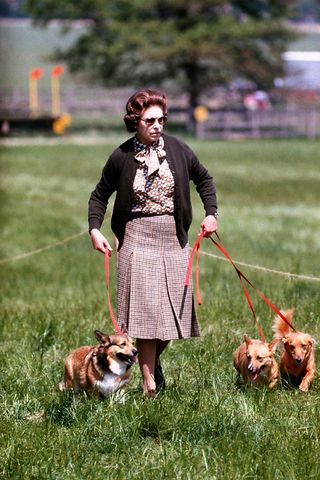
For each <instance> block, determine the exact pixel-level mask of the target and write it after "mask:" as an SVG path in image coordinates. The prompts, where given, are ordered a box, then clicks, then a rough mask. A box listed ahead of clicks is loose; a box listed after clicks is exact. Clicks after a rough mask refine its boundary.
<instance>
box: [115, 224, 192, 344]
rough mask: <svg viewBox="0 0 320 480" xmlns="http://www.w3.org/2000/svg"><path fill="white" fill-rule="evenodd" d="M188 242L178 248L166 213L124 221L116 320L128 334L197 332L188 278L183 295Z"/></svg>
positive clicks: (156, 336)
mask: <svg viewBox="0 0 320 480" xmlns="http://www.w3.org/2000/svg"><path fill="white" fill-rule="evenodd" d="M189 255H190V247H189V245H186V246H185V247H184V248H181V245H180V244H179V241H178V239H177V236H176V226H175V221H174V217H173V216H172V215H158V216H146V217H141V218H135V219H133V220H131V221H129V222H128V223H127V226H126V233H125V237H124V242H123V245H122V247H121V249H120V251H119V252H118V290H117V304H118V323H119V325H122V324H124V325H125V326H126V327H127V330H128V333H129V335H130V336H132V337H136V338H144V339H160V340H174V339H179V338H189V337H198V336H200V328H199V325H198V322H197V318H196V314H195V309H194V302H193V294H192V283H191V282H190V284H189V287H188V290H187V294H186V297H185V300H184V304H183V313H182V316H181V318H179V314H180V309H181V304H182V301H183V298H184V295H183V294H184V282H185V276H186V272H187V267H188V260H189Z"/></svg>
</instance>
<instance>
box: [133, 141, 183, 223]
mask: <svg viewBox="0 0 320 480" xmlns="http://www.w3.org/2000/svg"><path fill="white" fill-rule="evenodd" d="M134 148H135V159H136V160H137V161H138V162H139V165H138V169H137V173H136V176H135V179H134V182H133V204H132V212H134V213H138V212H139V213H142V214H146V215H153V214H154V215H163V214H172V213H173V193H174V179H173V175H172V173H171V170H170V168H169V165H168V162H167V160H166V152H165V150H164V141H163V138H162V137H160V138H159V140H158V141H157V142H155V143H154V144H152V145H144V144H143V143H141V142H139V140H138V139H137V138H136V137H135V139H134Z"/></svg>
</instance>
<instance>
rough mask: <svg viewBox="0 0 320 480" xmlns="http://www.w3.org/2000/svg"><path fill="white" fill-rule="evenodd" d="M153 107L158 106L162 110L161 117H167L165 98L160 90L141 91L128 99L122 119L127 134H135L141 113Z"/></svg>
mask: <svg viewBox="0 0 320 480" xmlns="http://www.w3.org/2000/svg"><path fill="white" fill-rule="evenodd" d="M153 105H158V106H159V107H160V108H162V111H163V116H164V117H167V115H168V110H167V97H166V95H165V94H164V93H163V92H161V91H160V90H141V91H139V92H136V93H134V94H133V95H132V96H131V97H130V98H129V100H128V101H127V104H126V112H127V113H126V114H125V116H124V117H123V120H124V123H125V124H126V127H127V130H128V132H135V131H136V130H137V124H138V121H139V120H140V118H141V113H142V112H143V110H145V109H146V108H148V107H151V106H153Z"/></svg>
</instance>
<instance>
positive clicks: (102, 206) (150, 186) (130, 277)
mask: <svg viewBox="0 0 320 480" xmlns="http://www.w3.org/2000/svg"><path fill="white" fill-rule="evenodd" d="M166 120H167V99H166V96H165V95H164V94H163V93H162V92H159V91H156V90H144V91H139V92H137V93H135V94H134V95H132V96H131V97H130V98H129V100H128V102H127V105H126V115H125V116H124V122H125V124H126V127H127V130H128V131H129V132H135V136H134V137H132V138H130V139H129V140H127V141H126V142H125V143H123V144H122V145H120V146H119V147H118V148H117V149H116V150H115V151H114V152H113V153H112V154H111V156H110V157H109V159H108V161H107V163H106V165H105V167H104V169H103V171H102V176H101V179H100V181H99V183H98V184H97V186H96V188H95V190H94V191H93V192H92V194H91V196H90V200H89V229H90V235H91V240H92V244H93V247H94V248H95V249H96V250H100V251H101V252H105V251H106V248H108V249H109V250H111V246H110V244H109V242H108V241H107V239H106V238H105V237H104V236H103V235H102V233H101V232H100V227H101V225H102V222H103V219H104V215H105V212H106V208H107V204H108V200H109V198H110V196H111V195H112V193H114V192H116V197H115V201H114V207H113V213H112V218H111V227H112V230H113V232H114V233H115V235H116V237H117V240H118V293H117V300H118V321H119V324H124V325H125V326H126V328H127V330H128V332H129V335H130V336H133V337H136V339H137V348H138V351H139V364H140V369H141V373H142V378H143V391H144V393H145V394H147V395H148V396H150V397H152V396H154V395H155V392H156V390H157V389H159V388H161V387H164V385H165V382H164V377H163V373H162V368H161V364H160V355H161V353H162V352H163V350H164V349H165V348H166V346H167V345H168V343H169V341H170V340H174V339H180V338H189V337H193V336H200V331H199V326H198V323H197V319H196V315H195V310H194V304H193V297H192V291H191V289H188V290H189V291H188V292H187V296H186V298H184V299H183V290H184V280H185V275H186V271H187V265H188V259H189V250H190V249H189V245H188V237H187V235H188V230H189V227H190V224H191V220H192V212H191V201H190V189H189V182H190V180H192V181H193V182H194V184H195V185H196V189H197V191H198V193H199V195H200V197H201V199H202V202H203V205H204V209H205V212H206V216H205V218H204V220H203V222H202V223H201V226H200V228H201V231H202V232H203V233H204V235H205V236H207V237H208V236H210V235H211V234H212V233H213V232H214V231H215V230H216V229H217V220H216V217H217V202H216V191H215V186H214V183H213V181H212V177H211V176H210V175H209V173H208V171H207V170H206V168H205V167H204V166H203V165H202V164H201V163H200V162H199V160H198V159H197V157H196V156H195V154H194V153H193V152H192V151H191V150H190V148H189V147H188V146H187V145H185V144H184V143H182V142H181V141H179V140H178V139H176V138H175V137H172V136H169V135H166V134H164V133H163V127H164V124H165V122H166ZM182 302H183V309H181V305H182ZM180 309H181V311H182V310H183V312H182V314H180Z"/></svg>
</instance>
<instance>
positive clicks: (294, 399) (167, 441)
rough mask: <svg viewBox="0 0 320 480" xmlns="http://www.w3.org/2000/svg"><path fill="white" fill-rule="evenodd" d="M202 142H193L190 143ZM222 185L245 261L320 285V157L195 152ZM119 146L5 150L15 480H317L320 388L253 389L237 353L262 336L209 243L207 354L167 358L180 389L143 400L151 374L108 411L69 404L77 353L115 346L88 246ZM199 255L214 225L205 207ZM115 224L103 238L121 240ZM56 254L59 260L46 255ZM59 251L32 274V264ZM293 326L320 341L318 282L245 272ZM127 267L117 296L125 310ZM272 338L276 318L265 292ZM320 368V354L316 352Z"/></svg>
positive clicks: (5, 438) (202, 314)
mask: <svg viewBox="0 0 320 480" xmlns="http://www.w3.org/2000/svg"><path fill="white" fill-rule="evenodd" d="M189 143H190V142H189ZM190 144H191V146H192V147H193V148H194V150H195V151H196V152H197V153H198V154H199V157H200V158H201V160H202V161H203V162H204V163H205V164H206V165H207V167H208V168H209V170H210V172H211V173H212V175H213V176H214V178H215V181H216V184H217V188H218V193H219V204H220V219H219V232H220V235H221V236H222V239H223V241H224V242H225V244H226V246H227V248H228V250H229V251H230V253H231V255H232V256H233V258H234V259H236V260H239V261H243V262H245V263H247V264H253V265H261V266H264V267H268V268H272V269H276V270H279V271H285V272H291V273H295V274H301V275H309V276H314V277H320V274H319V263H320V262H319V260H320V256H319V242H320V236H319V225H320V224H319V219H320V214H319V200H320V193H319V177H320V174H319V172H320V169H319V166H320V154H319V151H320V150H319V143H317V142H307V141H274V142H272V141H271V142H267V141H260V142H238V143H226V142H209V141H208V142H199V141H191V143H190ZM114 147H115V144H108V143H106V144H104V145H96V146H92V145H91V146H77V145H71V144H63V145H51V146H20V147H8V148H6V149H5V150H3V151H2V173H3V174H2V192H1V195H2V198H1V200H2V201H1V205H2V207H1V223H2V227H3V228H2V238H1V244H0V246H1V259H0V261H1V262H2V263H1V295H2V299H1V303H2V305H1V307H2V308H1V317H2V318H1V324H0V335H1V343H0V358H1V361H0V369H1V377H0V378H1V380H0V381H1V390H0V411H1V423H0V428H1V440H0V444H1V450H0V474H1V475H2V476H3V477H4V478H12V479H20V478H21V479H32V478H37V479H39V478H43V479H57V480H58V479H59V480H60V479H63V480H65V479H68V480H69V479H70V480H71V479H77V480H78V479H91V478H110V479H119V478H120V479H122V478H126V479H138V478H141V477H142V476H143V478H145V479H165V478H166V479H168V478H169V479H171V478H174V479H175V478H177V479H192V480H193V479H200V478H201V479H203V478H205V479H210V480H211V479H256V478H261V479H292V480H293V479H302V478H310V479H317V478H319V477H320V462H319V451H320V450H319V432H320V419H319V407H320V396H319V393H320V387H319V382H318V379H316V381H315V383H314V385H313V387H312V389H311V390H310V392H308V393H307V394H301V393H300V392H299V391H297V390H290V389H285V388H284V386H283V385H282V384H281V382H280V385H279V387H278V388H277V389H276V391H274V392H269V391H266V390H265V389H261V390H255V389H247V390H241V389H240V390H239V389H237V388H236V386H235V380H236V375H235V371H234V369H233V366H232V352H233V351H234V350H235V348H236V347H237V346H238V345H239V344H240V342H241V341H242V338H243V334H244V333H247V334H249V335H251V336H253V337H258V332H257V330H256V327H255V324H254V321H253V319H252V315H251V313H250V310H249V308H248V306H247V304H246V302H245V299H244V297H243V294H242V290H241V286H240V284H239V281H238V279H237V276H236V274H235V272H234V271H233V269H232V267H231V265H230V264H228V263H226V262H223V261H220V260H218V259H216V258H215V257H212V256H210V255H216V254H218V251H215V250H214V246H213V245H212V243H211V242H210V241H208V240H203V242H202V244H201V248H202V251H203V255H201V256H200V270H201V279H200V282H201V291H202V296H203V305H202V306H201V307H199V308H198V316H199V321H200V324H201V327H202V331H203V337H202V338H201V339H195V340H187V341H181V342H174V343H173V344H171V345H170V347H169V348H168V350H167V351H166V352H165V354H164V357H163V366H164V370H165V375H166V380H167V384H168V387H167V389H166V390H165V391H164V392H163V393H162V394H161V395H160V396H159V397H158V398H157V399H156V400H153V401H152V400H148V399H144V398H142V396H141V391H140V388H139V387H140V375H139V371H138V367H133V370H132V373H133V378H132V382H131V384H130V386H129V387H128V389H127V390H125V391H124V392H118V393H116V394H115V395H114V396H112V397H111V398H110V399H108V400H106V401H104V402H99V401H97V400H95V399H91V398H86V397H85V396H84V395H80V396H74V395H73V394H72V393H70V392H68V393H66V394H63V395H62V394H60V393H59V392H58V390H57V383H58V382H59V380H60V377H61V375H62V371H63V361H64V358H65V356H66V354H67V353H68V352H69V351H70V350H71V349H73V348H75V347H77V346H79V345H82V344H91V343H94V339H93V330H94V329H95V328H99V329H101V330H103V331H107V332H110V331H112V324H111V322H110V318H109V316H108V312H107V304H106V297H105V286H104V271H103V257H102V255H100V254H99V253H97V252H94V251H93V250H92V248H91V245H90V239H89V237H88V235H87V234H86V233H84V234H83V235H79V236H78V237H76V238H73V239H71V240H70V241H67V242H66V243H61V244H58V245H57V246H55V247H54V245H55V244H56V243H57V242H59V241H61V240H63V239H67V238H68V237H72V236H74V235H75V234H77V233H81V232H83V231H85V229H86V215H87V213H86V211H87V200H88V196H89V193H90V191H91V190H92V189H93V187H94V185H95V183H96V181H97V180H98V177H99V175H100V171H101V168H102V166H103V163H104V160H105V158H106V157H107V155H108V154H109V153H110V152H111V150H112V149H113V148H114ZM193 200H194V222H193V225H192V228H191V232H190V243H193V242H194V240H195V238H196V234H197V231H198V225H199V223H200V222H201V220H202V217H203V211H202V207H201V203H200V201H199V199H198V198H197V195H196V194H195V192H193ZM109 219H110V217H109V215H108V217H107V219H106V222H105V226H104V233H105V234H106V235H107V236H108V237H109V238H110V239H111V238H112V236H111V232H110V227H109V221H108V220H109ZM50 245H52V246H53V247H52V248H49V249H47V248H46V247H48V246H50ZM41 248H45V249H44V250H43V251H42V252H41V253H35V254H33V255H30V256H26V257H24V258H21V259H19V258H20V257H19V256H20V255H21V254H24V253H27V252H32V251H35V250H38V249H41ZM242 269H243V270H244V272H245V273H246V274H247V275H248V276H249V278H250V279H251V280H252V282H253V283H254V284H256V286H257V287H258V288H259V290H261V291H262V292H264V293H265V294H266V295H267V296H269V298H271V300H272V301H273V302H274V303H275V304H276V305H277V306H278V307H281V308H286V307H291V306H294V307H295V308H296V312H295V317H294V324H295V325H296V327H297V328H299V329H301V330H307V331H308V332H310V333H311V334H312V335H313V336H314V337H315V338H316V339H318V338H319V329H320V327H319V282H317V281H307V280H304V279H303V278H301V279H290V278H288V277H286V276H282V275H277V274H271V273H266V272H264V271H260V270H256V269H251V268H250V267H242ZM114 280H115V258H114V255H113V257H112V260H111V294H112V301H113V304H115V282H114ZM252 298H253V301H254V305H255V308H256V311H257V313H258V315H259V319H260V321H261V324H262V327H263V330H264V333H265V336H266V337H267V338H270V337H271V335H272V332H271V324H272V320H273V313H272V312H271V311H270V310H269V309H268V307H267V306H266V305H265V304H264V303H263V302H262V300H261V299H260V298H259V297H257V296H256V294H255V293H254V292H252ZM317 359H318V352H317Z"/></svg>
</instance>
